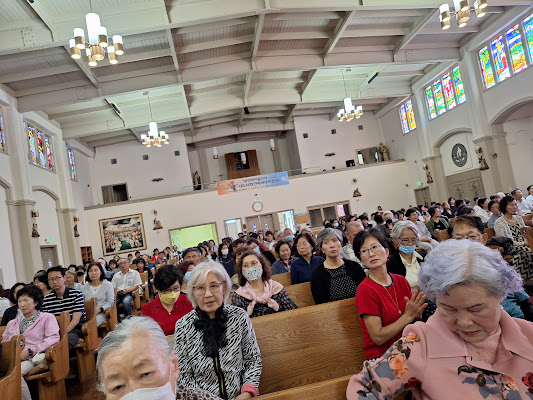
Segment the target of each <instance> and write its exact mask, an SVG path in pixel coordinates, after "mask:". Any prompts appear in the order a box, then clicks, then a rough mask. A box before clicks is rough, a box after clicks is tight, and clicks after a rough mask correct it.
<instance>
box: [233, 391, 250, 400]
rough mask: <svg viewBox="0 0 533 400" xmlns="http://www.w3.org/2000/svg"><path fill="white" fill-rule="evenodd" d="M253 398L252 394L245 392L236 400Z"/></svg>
mask: <svg viewBox="0 0 533 400" xmlns="http://www.w3.org/2000/svg"><path fill="white" fill-rule="evenodd" d="M252 397H253V396H252V394H251V393H248V392H244V393H241V394H240V395H238V396H237V397H235V400H247V399H251V398H252Z"/></svg>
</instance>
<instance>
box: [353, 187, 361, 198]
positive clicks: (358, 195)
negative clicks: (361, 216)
mask: <svg viewBox="0 0 533 400" xmlns="http://www.w3.org/2000/svg"><path fill="white" fill-rule="evenodd" d="M353 197H361V192H360V191H359V188H355V190H354V191H353Z"/></svg>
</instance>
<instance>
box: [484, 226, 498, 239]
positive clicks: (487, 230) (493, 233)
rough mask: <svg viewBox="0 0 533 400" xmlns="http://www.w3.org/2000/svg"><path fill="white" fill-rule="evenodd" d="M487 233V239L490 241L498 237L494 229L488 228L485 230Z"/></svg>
mask: <svg viewBox="0 0 533 400" xmlns="http://www.w3.org/2000/svg"><path fill="white" fill-rule="evenodd" d="M485 233H486V234H487V236H488V238H487V239H490V238H491V237H494V236H496V232H495V231H494V228H487V229H485Z"/></svg>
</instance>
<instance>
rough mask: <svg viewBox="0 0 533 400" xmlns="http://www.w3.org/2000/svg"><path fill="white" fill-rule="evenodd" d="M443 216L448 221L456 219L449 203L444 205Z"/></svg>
mask: <svg viewBox="0 0 533 400" xmlns="http://www.w3.org/2000/svg"><path fill="white" fill-rule="evenodd" d="M442 216H443V217H445V218H448V219H451V218H455V212H454V211H453V210H452V208H451V206H450V203H448V202H447V201H445V202H443V203H442Z"/></svg>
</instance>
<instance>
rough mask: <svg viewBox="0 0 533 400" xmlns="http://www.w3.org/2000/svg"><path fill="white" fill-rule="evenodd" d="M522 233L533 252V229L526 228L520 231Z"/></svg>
mask: <svg viewBox="0 0 533 400" xmlns="http://www.w3.org/2000/svg"><path fill="white" fill-rule="evenodd" d="M520 233H521V234H522V236H523V237H525V238H526V240H527V244H528V245H529V248H530V249H531V250H533V228H530V227H529V226H525V227H523V228H521V229H520Z"/></svg>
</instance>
